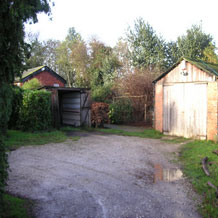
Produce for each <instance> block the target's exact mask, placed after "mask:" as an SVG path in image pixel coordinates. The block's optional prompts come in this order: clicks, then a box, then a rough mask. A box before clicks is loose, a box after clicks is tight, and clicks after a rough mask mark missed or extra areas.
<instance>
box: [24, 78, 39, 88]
mask: <svg viewBox="0 0 218 218" xmlns="http://www.w3.org/2000/svg"><path fill="white" fill-rule="evenodd" d="M40 87H42V84H41V83H40V82H39V80H38V79H36V78H34V79H31V80H29V81H28V82H26V83H24V84H23V86H22V88H23V89H25V90H34V89H38V88H40Z"/></svg>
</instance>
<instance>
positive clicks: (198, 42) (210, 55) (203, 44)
mask: <svg viewBox="0 0 218 218" xmlns="http://www.w3.org/2000/svg"><path fill="white" fill-rule="evenodd" d="M177 44H178V49H179V54H180V56H186V57H189V58H194V59H204V60H207V61H210V60H213V61H214V57H216V53H215V44H214V42H213V38H212V36H211V35H209V34H206V33H204V32H203V31H202V28H201V26H198V25H193V26H192V27H191V29H188V30H187V32H186V35H183V36H181V37H178V40H177ZM215 61H216V63H217V58H215Z"/></svg>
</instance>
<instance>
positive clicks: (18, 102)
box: [8, 86, 23, 129]
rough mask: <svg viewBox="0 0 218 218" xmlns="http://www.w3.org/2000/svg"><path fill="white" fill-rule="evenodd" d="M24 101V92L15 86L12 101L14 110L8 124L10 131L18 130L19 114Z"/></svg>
mask: <svg viewBox="0 0 218 218" xmlns="http://www.w3.org/2000/svg"><path fill="white" fill-rule="evenodd" d="M22 101H23V90H22V89H21V88H20V87H18V86H15V87H14V88H13V99H12V108H13V110H12V113H11V117H10V120H9V123H8V128H9V129H17V128H18V121H19V112H20V108H21V106H22Z"/></svg>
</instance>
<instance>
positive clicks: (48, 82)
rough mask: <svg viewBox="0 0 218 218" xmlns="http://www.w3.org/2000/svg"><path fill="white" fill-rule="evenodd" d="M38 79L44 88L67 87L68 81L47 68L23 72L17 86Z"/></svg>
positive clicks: (36, 68) (42, 67)
mask: <svg viewBox="0 0 218 218" xmlns="http://www.w3.org/2000/svg"><path fill="white" fill-rule="evenodd" d="M33 78H36V79H38V80H39V82H40V83H41V84H42V86H53V87H65V84H66V80H65V79H64V78H63V77H61V76H60V75H58V74H57V73H55V72H54V71H53V70H52V69H50V68H49V67H47V66H40V67H35V68H32V69H29V70H27V71H25V72H23V75H22V77H21V79H20V80H19V81H18V80H16V81H15V84H16V85H18V86H22V85H23V84H24V83H25V82H27V81H29V80H31V79H33Z"/></svg>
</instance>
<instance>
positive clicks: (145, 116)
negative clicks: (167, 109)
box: [144, 104, 147, 121]
mask: <svg viewBox="0 0 218 218" xmlns="http://www.w3.org/2000/svg"><path fill="white" fill-rule="evenodd" d="M146 107H147V105H146V104H145V112H144V121H146V119H147V112H146Z"/></svg>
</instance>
